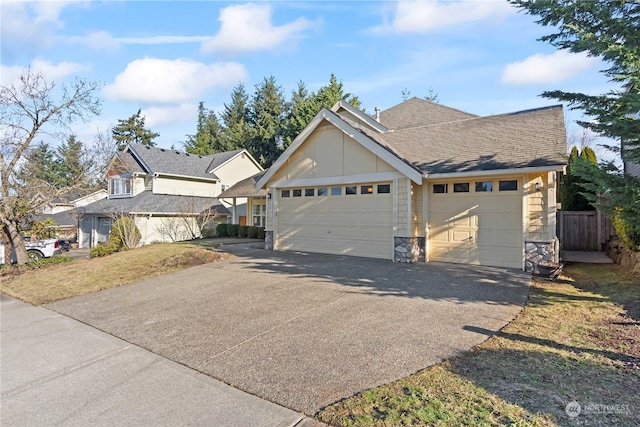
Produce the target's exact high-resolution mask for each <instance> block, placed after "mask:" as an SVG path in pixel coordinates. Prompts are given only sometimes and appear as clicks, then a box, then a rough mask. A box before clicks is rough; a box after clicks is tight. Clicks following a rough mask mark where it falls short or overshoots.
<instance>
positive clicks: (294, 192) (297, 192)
mask: <svg viewBox="0 0 640 427" xmlns="http://www.w3.org/2000/svg"><path fill="white" fill-rule="evenodd" d="M293 197H302V190H300V189H296V190H293Z"/></svg>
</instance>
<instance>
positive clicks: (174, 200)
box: [78, 191, 231, 215]
mask: <svg viewBox="0 0 640 427" xmlns="http://www.w3.org/2000/svg"><path fill="white" fill-rule="evenodd" d="M209 208H213V209H214V210H215V211H216V212H217V213H219V214H222V215H230V214H231V213H230V212H229V210H228V209H227V208H226V207H224V205H222V203H220V202H219V201H218V200H216V199H212V198H210V197H196V196H180V195H172V194H154V193H152V192H151V191H143V192H142V193H140V194H138V195H136V196H135V197H125V198H121V199H103V200H99V201H97V202H94V203H91V204H89V205H87V206H83V207H81V208H78V211H79V212H80V213H85V214H118V213H122V212H126V213H131V214H134V213H135V214H191V213H200V212H203V211H205V210H207V209H209Z"/></svg>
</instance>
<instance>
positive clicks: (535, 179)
mask: <svg viewBox="0 0 640 427" xmlns="http://www.w3.org/2000/svg"><path fill="white" fill-rule="evenodd" d="M525 178H526V180H525V194H526V198H527V203H526V204H527V214H526V217H525V219H526V230H525V231H526V239H525V240H527V241H551V240H553V238H554V237H555V235H556V195H555V191H556V182H555V178H554V172H548V173H540V174H529V175H528V176H526V177H525ZM536 185H538V188H536Z"/></svg>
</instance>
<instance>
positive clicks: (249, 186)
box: [218, 172, 267, 199]
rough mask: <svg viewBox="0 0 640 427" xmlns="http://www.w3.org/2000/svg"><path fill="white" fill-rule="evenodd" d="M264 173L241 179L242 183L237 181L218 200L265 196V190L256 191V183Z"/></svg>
mask: <svg viewBox="0 0 640 427" xmlns="http://www.w3.org/2000/svg"><path fill="white" fill-rule="evenodd" d="M264 173H265V172H260V173H257V174H255V175H253V176H250V177H249V178H246V179H243V180H242V181H238V182H237V183H235V184H234V185H232V186H231V187H230V188H228V189H226V190H225V191H223V192H222V193H221V194H220V195H219V196H218V198H220V199H231V198H234V197H256V196H262V197H264V196H266V195H267V190H264V189H260V190H256V188H255V185H256V183H257V182H258V181H259V180H260V178H262V175H264Z"/></svg>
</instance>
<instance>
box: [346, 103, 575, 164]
mask: <svg viewBox="0 0 640 427" xmlns="http://www.w3.org/2000/svg"><path fill="white" fill-rule="evenodd" d="M414 99H416V98H414ZM409 101H411V100H409ZM409 101H407V102H405V103H403V104H406V103H408V102H409ZM418 101H420V102H427V101H422V100H418ZM403 104H400V105H403ZM429 104H432V103H429ZM394 108H395V107H394ZM445 108H446V107H445ZM454 111H455V110H454ZM463 114H465V115H466V116H467V117H464V118H462V119H459V120H455V121H446V122H442V123H435V124H428V125H423V126H415V127H408V128H403V129H397V130H392V131H390V132H387V133H384V134H378V133H374V132H372V131H369V130H367V129H364V128H363V127H361V126H358V125H357V124H355V123H353V122H351V121H349V120H348V118H345V117H342V118H343V119H344V120H345V121H347V122H348V123H349V124H350V125H351V126H353V127H354V128H356V129H357V130H358V131H359V132H361V133H363V134H365V135H367V136H368V137H369V138H370V139H372V140H373V141H375V142H376V143H378V144H379V145H381V146H383V147H384V148H386V149H387V150H389V151H390V152H392V153H394V154H396V155H397V156H398V157H399V158H400V159H402V160H404V161H405V162H407V163H409V164H411V165H413V166H414V167H415V168H416V169H418V170H420V171H421V172H423V173H426V174H440V173H454V172H470V171H491V170H499V169H513V168H522V167H537V166H557V165H564V164H566V158H565V156H566V134H565V128H564V117H563V113H562V106H552V107H545V108H539V109H534V110H526V111H520V112H516V113H509V114H501V115H496V116H488V117H478V116H472V115H468V114H466V113H463ZM381 118H382V115H381ZM410 121H411V120H406V121H405V123H409V122H410Z"/></svg>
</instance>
